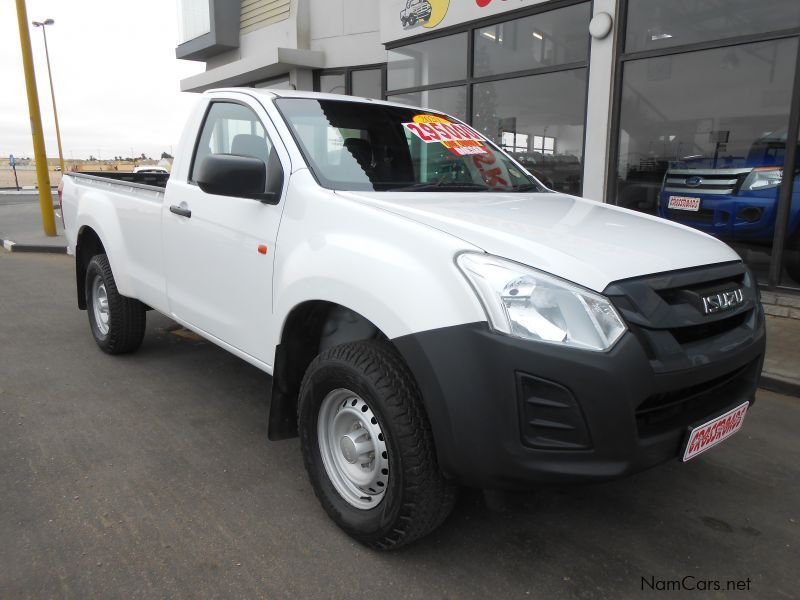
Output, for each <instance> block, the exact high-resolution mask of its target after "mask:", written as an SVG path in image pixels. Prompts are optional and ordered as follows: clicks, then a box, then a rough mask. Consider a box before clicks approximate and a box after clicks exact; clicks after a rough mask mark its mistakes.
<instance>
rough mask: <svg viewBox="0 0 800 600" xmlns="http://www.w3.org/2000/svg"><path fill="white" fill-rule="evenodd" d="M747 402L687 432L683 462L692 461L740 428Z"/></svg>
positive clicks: (748, 404)
mask: <svg viewBox="0 0 800 600" xmlns="http://www.w3.org/2000/svg"><path fill="white" fill-rule="evenodd" d="M748 406H750V403H749V402H745V403H744V404H740V405H739V406H737V407H736V408H734V409H732V410H729V411H728V412H726V413H725V414H724V415H721V416H719V417H717V418H716V419H714V420H712V421H709V422H708V423H704V424H703V425H700V426H698V427H695V428H694V429H692V430H691V431H690V432H689V441H688V442H686V450H685V451H684V453H683V462H686V461H687V460H691V459H693V458H694V457H695V456H697V455H698V454H702V453H703V452H705V451H706V450H708V449H709V448H713V447H714V446H716V445H717V444H719V443H720V442H723V441H725V440H727V439H728V438H729V437H731V436H732V435H733V434H734V433H736V432H737V431H739V430H740V429H741V428H742V423H744V415H745V413H747V407H748Z"/></svg>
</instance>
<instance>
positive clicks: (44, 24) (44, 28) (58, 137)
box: [32, 19, 64, 173]
mask: <svg viewBox="0 0 800 600" xmlns="http://www.w3.org/2000/svg"><path fill="white" fill-rule="evenodd" d="M32 23H33V26H34V27H41V28H42V36H43V37H44V55H45V57H46V58H47V76H48V77H49V78H50V97H51V98H52V99H53V116H54V117H55V120H56V142H57V143H58V163H59V164H60V165H61V172H62V173H64V153H63V152H62V151H61V130H60V129H59V127H58V111H57V110H56V91H55V90H54V89H53V73H52V72H51V71H50V52H48V50H47V25H53V24H54V23H55V21H53V19H46V20H44V21H32Z"/></svg>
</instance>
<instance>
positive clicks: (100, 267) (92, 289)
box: [86, 254, 147, 354]
mask: <svg viewBox="0 0 800 600" xmlns="http://www.w3.org/2000/svg"><path fill="white" fill-rule="evenodd" d="M86 304H87V307H86V308H87V312H88V313H89V327H90V328H91V330H92V335H93V336H94V341H95V342H97V345H98V346H99V347H100V349H101V350H103V351H104V352H108V353H109V354H124V353H126V352H133V351H134V350H136V349H137V348H138V347H139V346H140V345H141V343H142V339H143V338H144V330H145V325H146V319H147V317H146V315H145V307H144V305H143V304H142V303H141V302H139V301H138V300H135V299H133V298H128V297H126V296H123V295H122V294H120V293H119V292H118V291H117V284H116V282H115V281H114V274H113V273H112V272H111V265H110V264H109V262H108V257H107V256H106V255H105V254H98V255H96V256H94V257H92V259H91V260H90V261H89V266H88V267H87V268H86Z"/></svg>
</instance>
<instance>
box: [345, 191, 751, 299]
mask: <svg viewBox="0 0 800 600" xmlns="http://www.w3.org/2000/svg"><path fill="white" fill-rule="evenodd" d="M336 194H337V195H340V196H342V197H344V198H348V199H351V200H353V201H356V202H360V203H363V204H368V205H372V206H375V207H376V208H379V209H382V210H385V211H389V212H392V213H394V214H397V215H399V216H403V217H406V218H409V219H412V220H414V221H417V222H419V223H423V224H425V225H428V226H430V227H434V228H436V229H438V230H440V231H443V232H445V233H448V234H450V235H453V236H456V237H458V238H461V239H462V240H464V241H466V242H469V243H470V244H472V245H474V246H477V247H479V248H481V249H482V250H484V251H485V252H488V253H490V254H494V255H496V256H501V257H504V258H508V259H510V260H514V261H516V262H519V263H523V264H526V265H529V266H531V267H534V268H536V269H540V270H542V271H546V272H548V273H551V274H553V275H556V276H558V277H562V278H564V279H567V280H569V281H572V282H574V283H577V284H579V285H582V286H584V287H587V288H589V289H592V290H595V291H598V292H601V291H603V290H604V289H605V288H606V287H607V286H608V284H609V283H611V282H612V281H618V280H620V279H627V278H630V277H637V276H641V275H648V274H651V273H659V272H664V271H674V270H677V269H686V268H689V267H698V266H702V265H708V264H713V263H721V262H729V261H735V260H740V259H739V256H738V255H737V254H736V253H735V252H734V251H733V250H732V249H731V248H729V247H728V246H727V245H725V244H723V243H722V242H720V241H718V240H716V239H714V238H712V237H711V236H709V235H706V234H704V233H701V232H699V231H696V230H694V229H690V228H689V227H685V226H683V225H679V224H677V223H671V222H669V221H666V220H664V219H660V218H658V217H652V216H650V215H645V214H642V213H638V212H635V211H632V210H628V209H624V208H619V207H616V206H610V205H608V204H603V203H599V202H594V201H592V200H586V199H583V198H577V197H575V196H569V195H566V194H557V193H531V194H520V193H514V194H504V193H492V194H480V193H471V192H464V193H460V192H459V193H450V192H448V193H441V192H438V193H437V192H350V191H344V192H343V191H337V192H336Z"/></svg>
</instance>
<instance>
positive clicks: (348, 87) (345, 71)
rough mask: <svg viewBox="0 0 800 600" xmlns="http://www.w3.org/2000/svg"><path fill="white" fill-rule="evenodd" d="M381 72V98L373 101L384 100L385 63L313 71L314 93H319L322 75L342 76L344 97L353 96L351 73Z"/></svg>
mask: <svg viewBox="0 0 800 600" xmlns="http://www.w3.org/2000/svg"><path fill="white" fill-rule="evenodd" d="M378 70H380V72H381V97H380V98H375V100H386V63H385V62H384V63H373V64H369V65H358V66H355V67H336V68H332V69H315V70H314V91H315V92H319V91H320V89H319V83H320V78H321V77H323V76H324V75H344V95H345V96H352V95H353V73H354V72H355V71H378Z"/></svg>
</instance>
